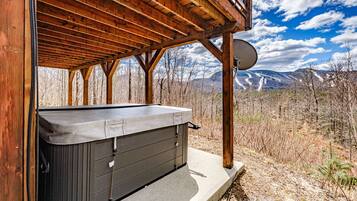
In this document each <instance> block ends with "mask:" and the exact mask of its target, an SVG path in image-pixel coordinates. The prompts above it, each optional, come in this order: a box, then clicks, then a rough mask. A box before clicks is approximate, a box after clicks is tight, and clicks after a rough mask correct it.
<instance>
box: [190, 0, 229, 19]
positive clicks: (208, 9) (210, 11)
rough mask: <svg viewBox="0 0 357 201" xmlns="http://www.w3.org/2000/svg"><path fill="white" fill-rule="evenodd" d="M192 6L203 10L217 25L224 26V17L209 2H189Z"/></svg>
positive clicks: (201, 0) (192, 0) (203, 0)
mask: <svg viewBox="0 0 357 201" xmlns="http://www.w3.org/2000/svg"><path fill="white" fill-rule="evenodd" d="M190 1H191V2H192V3H193V4H195V5H196V6H198V7H199V8H200V9H202V10H204V11H205V12H206V13H207V14H208V15H209V16H211V17H212V18H213V19H214V20H216V21H217V22H218V23H219V24H221V25H223V24H225V16H224V15H223V14H222V13H220V11H219V10H217V9H216V8H215V7H214V6H212V4H210V2H208V1H207V0H190Z"/></svg>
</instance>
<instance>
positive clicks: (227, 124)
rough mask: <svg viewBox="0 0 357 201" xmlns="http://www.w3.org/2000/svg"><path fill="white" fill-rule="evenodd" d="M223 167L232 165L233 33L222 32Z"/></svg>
mask: <svg viewBox="0 0 357 201" xmlns="http://www.w3.org/2000/svg"><path fill="white" fill-rule="evenodd" d="M222 81H223V83H222V86H223V167H225V168H232V167H233V134H234V130H233V110H234V107H233V89H234V88H233V34H232V33H231V32H227V33H224V34H223V78H222Z"/></svg>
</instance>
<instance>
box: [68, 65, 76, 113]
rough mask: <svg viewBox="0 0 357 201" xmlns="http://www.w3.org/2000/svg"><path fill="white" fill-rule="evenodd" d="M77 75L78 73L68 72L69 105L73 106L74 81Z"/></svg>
mask: <svg viewBox="0 0 357 201" xmlns="http://www.w3.org/2000/svg"><path fill="white" fill-rule="evenodd" d="M75 75H76V71H71V70H70V71H68V105H69V106H72V105H73V80H74V76H75Z"/></svg>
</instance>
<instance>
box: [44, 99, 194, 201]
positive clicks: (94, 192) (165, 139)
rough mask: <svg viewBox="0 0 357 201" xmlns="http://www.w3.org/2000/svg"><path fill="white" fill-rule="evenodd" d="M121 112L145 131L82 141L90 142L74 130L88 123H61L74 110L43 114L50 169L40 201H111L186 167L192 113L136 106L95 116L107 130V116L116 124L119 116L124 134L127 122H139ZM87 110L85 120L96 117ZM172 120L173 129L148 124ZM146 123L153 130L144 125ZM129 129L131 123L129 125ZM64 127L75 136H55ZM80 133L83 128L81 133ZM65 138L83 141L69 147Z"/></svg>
mask: <svg viewBox="0 0 357 201" xmlns="http://www.w3.org/2000/svg"><path fill="white" fill-rule="evenodd" d="M123 110H125V111H124V112H133V114H135V115H134V116H137V117H138V118H139V119H142V120H143V121H142V122H137V123H136V124H137V125H138V126H137V127H140V129H142V130H143V131H141V132H136V133H128V132H126V131H123V132H121V133H120V135H118V136H115V134H114V137H108V138H107V139H96V140H91V141H90V140H84V138H86V137H83V136H77V137H73V135H76V134H78V133H76V132H75V131H76V129H77V128H76V126H73V125H75V124H78V125H77V126H79V124H81V123H82V122H86V120H85V119H86V118H84V120H82V121H81V122H80V123H78V122H76V121H72V123H69V122H71V121H70V120H68V119H67V120H65V121H62V120H60V119H61V116H62V118H66V115H68V114H66V112H67V113H71V112H73V111H69V110H68V111H66V110H63V109H62V110H61V111H55V110H54V111H42V112H40V117H41V118H40V125H41V126H40V127H41V131H40V133H41V139H40V147H41V151H42V153H43V155H44V158H45V159H46V160H47V163H48V164H49V171H48V172H47V173H40V178H39V198H40V201H108V200H109V198H110V197H111V196H110V195H112V198H113V200H117V199H120V198H123V197H124V196H126V195H128V194H130V193H132V192H134V191H135V190H137V189H140V188H141V187H143V186H145V185H147V184H149V183H150V182H153V181H155V180H156V179H158V178H160V177H162V176H164V175H166V174H168V173H170V172H171V171H174V170H175V169H177V168H179V167H181V166H183V165H185V164H186V162H187V132H188V126H187V122H188V121H189V118H190V115H191V111H190V110H187V109H183V108H173V107H163V106H143V107H132V108H130V109H129V110H128V108H125V109H124V108H115V109H113V108H107V109H103V110H100V111H99V110H96V111H95V112H94V113H98V112H100V113H103V112H104V113H109V114H107V115H105V114H104V115H103V114H102V115H103V116H102V119H101V118H94V119H97V120H98V119H100V120H103V119H104V120H105V121H104V122H105V123H104V124H103V125H113V124H111V123H108V119H109V116H110V117H111V118H114V119H115V122H118V119H119V116H120V118H122V119H123V121H119V122H121V123H120V125H121V126H122V127H123V128H122V127H121V126H119V127H118V125H116V126H117V127H116V129H119V130H123V129H125V126H124V125H126V123H125V122H128V121H134V120H135V119H131V116H130V115H129V116H128V115H126V116H125V115H124V117H123V115H122V113H121V112H123ZM133 110H137V111H133ZM84 111H86V112H84V114H83V115H89V114H91V113H93V112H88V110H84ZM76 112H80V111H76ZM76 114H77V113H76ZM157 114H158V115H159V116H157ZM69 115H70V114H69ZM80 116H81V115H80ZM170 116H172V117H173V119H174V120H173V121H172V124H171V125H170V124H167V125H166V126H165V125H160V123H159V124H157V123H155V122H154V123H150V119H151V120H153V121H158V120H159V119H160V118H166V119H167V118H169V117H170ZM53 117H55V118H53ZM175 118H176V120H175ZM178 118H179V120H177V119H178ZM54 119H56V120H58V121H57V123H54V121H53V120H54ZM112 120H113V119H112ZM51 121H52V122H51ZM98 121H99V120H98ZM143 122H144V123H146V124H149V127H152V128H153V129H148V128H149V127H148V126H147V125H146V126H142V125H140V124H142V123H143ZM92 123H93V122H92ZM94 124H96V123H94ZM129 124H131V123H128V124H127V125H129ZM61 125H62V126H63V125H66V126H69V125H72V128H71V131H73V132H72V133H71V132H67V133H66V132H64V133H57V132H56V130H61V131H65V129H63V128H61ZM140 129H139V130H140ZM79 130H81V129H80V128H79V129H77V131H79ZM103 130H108V128H103ZM114 130H115V129H114ZM129 130H130V129H127V131H129ZM67 131H68V130H67ZM112 131H113V129H112V130H111V132H112ZM104 132H105V131H104ZM61 135H62V136H61ZM66 135H67V136H68V137H69V138H70V139H72V140H74V141H76V142H78V141H81V142H80V143H74V144H72V143H69V142H68V141H66V137H65V136H66ZM111 135H113V132H112V133H111ZM91 137H93V135H91ZM61 140H63V141H62V143H61ZM83 141H84V142H83ZM53 142H55V143H53ZM115 145H116V146H115ZM113 163H114V164H113ZM111 192H112V193H111Z"/></svg>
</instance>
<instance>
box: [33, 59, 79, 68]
mask: <svg viewBox="0 0 357 201" xmlns="http://www.w3.org/2000/svg"><path fill="white" fill-rule="evenodd" d="M38 62H39V66H45V65H51V66H58V67H60V68H71V69H72V68H73V67H74V66H77V65H78V64H76V63H68V62H61V63H58V62H52V61H38Z"/></svg>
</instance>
